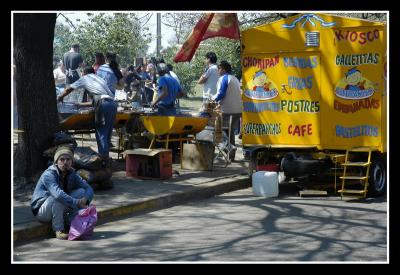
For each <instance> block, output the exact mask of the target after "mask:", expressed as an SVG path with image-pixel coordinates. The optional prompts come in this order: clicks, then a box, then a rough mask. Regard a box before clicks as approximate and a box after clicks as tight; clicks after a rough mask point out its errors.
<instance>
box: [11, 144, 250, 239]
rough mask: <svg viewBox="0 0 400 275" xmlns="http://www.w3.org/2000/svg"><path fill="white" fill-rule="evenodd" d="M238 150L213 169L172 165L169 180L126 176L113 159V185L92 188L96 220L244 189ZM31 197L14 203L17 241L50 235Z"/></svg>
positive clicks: (245, 181) (245, 179) (246, 183)
mask: <svg viewBox="0 0 400 275" xmlns="http://www.w3.org/2000/svg"><path fill="white" fill-rule="evenodd" d="M239 149H241V148H239ZM239 149H238V151H237V153H236V156H237V159H238V161H237V162H234V163H232V164H230V165H229V166H228V167H226V168H224V167H222V166H221V165H218V166H215V167H214V170H213V171H190V170H181V169H180V165H179V164H174V165H173V170H174V171H177V172H178V173H179V174H177V173H174V175H173V177H172V178H170V179H168V180H141V179H135V178H127V177H126V176H125V162H124V161H121V160H119V161H116V162H115V163H114V166H116V167H117V168H116V169H114V170H116V171H115V172H114V173H113V176H112V180H113V182H114V188H113V189H111V190H106V191H95V196H94V200H93V204H95V205H96V207H97V210H98V217H99V220H98V224H102V223H105V222H109V221H112V220H113V219H118V218H123V217H126V216H127V215H131V214H138V213H144V212H148V211H153V210H157V209H162V208H166V207H170V206H173V205H177V204H180V203H184V202H188V201H190V200H193V199H200V198H207V197H212V196H214V195H218V194H222V193H226V192H230V191H233V190H238V189H243V188H246V187H249V186H251V181H250V179H249V177H248V175H247V165H248V163H247V162H246V161H244V160H243V154H242V152H241V150H239ZM29 203H30V201H28V200H26V201H17V200H15V199H14V204H13V235H14V236H13V240H14V244H15V245H18V244H21V243H25V242H28V241H33V240H35V239H42V238H44V237H51V236H52V234H53V233H52V230H51V226H50V225H49V224H42V223H40V222H38V221H36V218H35V217H34V216H33V214H32V213H31V211H30V207H29Z"/></svg>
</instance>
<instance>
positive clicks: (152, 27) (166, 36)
mask: <svg viewBox="0 0 400 275" xmlns="http://www.w3.org/2000/svg"><path fill="white" fill-rule="evenodd" d="M88 12H89V11H84V12H74V11H63V12H62V13H63V14H64V15H65V16H66V17H68V19H69V20H71V21H72V23H73V24H79V22H77V21H76V19H78V18H79V19H80V20H81V21H85V20H86V19H87V16H86V13H88ZM147 13H152V16H151V18H150V20H149V22H148V23H147V24H146V27H148V28H149V31H150V33H151V34H152V36H153V39H152V41H151V42H150V44H149V49H148V52H147V54H150V53H154V52H155V49H156V47H157V40H156V33H157V13H156V12H140V13H139V12H138V15H139V17H141V16H144V15H145V14H147ZM161 15H162V13H161ZM58 20H59V21H60V22H62V23H64V24H67V23H66V20H65V18H64V17H63V16H58V17H57V21H58ZM161 21H162V17H161ZM67 25H68V24H67ZM173 36H174V33H173V30H172V29H171V28H169V27H167V26H165V25H164V24H161V47H162V48H166V47H168V46H169V43H168V41H169V40H171V38H173Z"/></svg>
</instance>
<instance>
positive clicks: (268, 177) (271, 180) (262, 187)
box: [252, 171, 279, 198]
mask: <svg viewBox="0 0 400 275" xmlns="http://www.w3.org/2000/svg"><path fill="white" fill-rule="evenodd" d="M252 185H253V194H254V195H256V196H261V197H265V198H272V197H277V196H278V195H279V180H278V173H277V172H269V171H258V172H255V173H254V174H253V175H252Z"/></svg>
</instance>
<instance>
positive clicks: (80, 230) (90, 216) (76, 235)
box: [68, 205, 97, 241]
mask: <svg viewBox="0 0 400 275" xmlns="http://www.w3.org/2000/svg"><path fill="white" fill-rule="evenodd" d="M96 222H97V211H96V206H95V205H91V206H89V207H88V208H85V209H80V210H79V212H78V214H77V215H76V216H75V217H74V219H73V220H72V222H71V227H70V229H69V235H68V240H70V241H73V240H78V239H80V240H84V239H87V238H89V237H90V236H92V234H93V229H94V226H95V225H96Z"/></svg>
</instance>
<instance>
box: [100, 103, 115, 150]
mask: <svg viewBox="0 0 400 275" xmlns="http://www.w3.org/2000/svg"><path fill="white" fill-rule="evenodd" d="M99 112H100V113H101V114H102V116H104V125H96V141H97V148H98V151H99V155H101V156H102V157H103V158H108V157H109V153H110V142H111V135H112V130H113V127H114V121H115V116H116V114H117V103H115V102H114V101H112V100H103V102H102V103H101V105H100V110H99Z"/></svg>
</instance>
